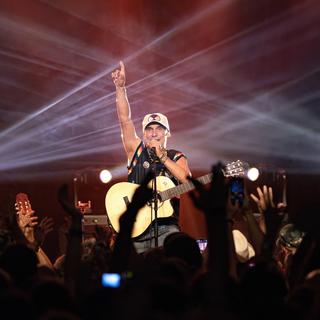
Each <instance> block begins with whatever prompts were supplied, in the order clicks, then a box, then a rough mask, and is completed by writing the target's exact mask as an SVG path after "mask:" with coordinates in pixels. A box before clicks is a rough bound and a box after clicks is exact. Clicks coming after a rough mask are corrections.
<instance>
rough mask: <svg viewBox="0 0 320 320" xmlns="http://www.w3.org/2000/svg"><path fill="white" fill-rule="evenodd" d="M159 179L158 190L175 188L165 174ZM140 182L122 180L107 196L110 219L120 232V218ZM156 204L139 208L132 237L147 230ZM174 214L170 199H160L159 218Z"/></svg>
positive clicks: (106, 201) (106, 203)
mask: <svg viewBox="0 0 320 320" xmlns="http://www.w3.org/2000/svg"><path fill="white" fill-rule="evenodd" d="M156 180H157V190H158V192H162V191H165V190H167V189H170V188H174V187H175V184H174V183H173V182H172V181H171V180H170V179H169V178H168V177H165V176H159V177H157V178H156ZM152 184H153V181H151V182H150V184H149V187H150V188H152ZM138 187H139V185H138V184H135V183H130V182H120V183H117V184H115V185H113V186H112V187H111V188H110V189H109V191H108V193H107V195H106V198H105V205H106V209H107V214H108V218H109V221H110V223H111V225H112V227H113V228H114V230H115V231H116V232H119V228H120V226H119V218H120V216H121V215H122V214H123V213H124V212H125V211H126V209H127V206H128V204H129V203H130V202H131V200H132V196H133V194H134V192H135V191H136V189H137V188H138ZM153 207H154V204H152V205H151V204H147V205H145V206H144V207H143V208H142V209H140V210H139V212H138V215H137V218H136V222H135V224H134V227H133V231H132V237H133V238H135V237H138V236H139V235H141V234H142V233H143V232H144V231H146V230H147V228H148V227H149V225H150V224H151V222H152V221H153V220H154V219H155V217H154V208H153ZM172 214H173V208H172V206H171V203H170V200H166V201H163V202H162V201H160V200H158V218H167V217H170V216H171V215H172Z"/></svg>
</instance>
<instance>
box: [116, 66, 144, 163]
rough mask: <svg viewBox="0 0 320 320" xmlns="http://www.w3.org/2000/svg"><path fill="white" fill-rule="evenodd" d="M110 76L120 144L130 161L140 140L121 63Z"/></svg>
mask: <svg viewBox="0 0 320 320" xmlns="http://www.w3.org/2000/svg"><path fill="white" fill-rule="evenodd" d="M111 76H112V80H113V83H114V85H115V87H116V103H117V113H118V119H119V123H120V127H121V136H122V142H123V146H124V149H125V151H126V153H127V157H128V159H129V160H130V159H131V158H132V156H133V154H134V152H135V150H136V148H137V147H138V145H139V143H140V141H141V140H140V139H139V137H138V136H137V133H136V129H135V127H134V124H133V121H132V119H131V109H130V104H129V101H128V97H127V93H126V87H125V84H126V71H125V67H124V64H123V62H122V61H120V69H116V70H115V71H113V72H112V74H111Z"/></svg>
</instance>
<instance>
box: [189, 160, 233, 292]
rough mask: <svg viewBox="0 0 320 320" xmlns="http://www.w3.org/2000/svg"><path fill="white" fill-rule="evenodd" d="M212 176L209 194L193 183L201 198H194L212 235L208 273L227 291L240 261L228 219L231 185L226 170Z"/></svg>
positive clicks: (215, 171) (216, 168)
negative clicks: (237, 257) (237, 262)
mask: <svg viewBox="0 0 320 320" xmlns="http://www.w3.org/2000/svg"><path fill="white" fill-rule="evenodd" d="M212 174H213V181H212V183H211V186H210V189H209V190H206V189H205V187H204V186H202V185H201V184H200V183H199V182H198V181H197V180H194V179H192V182H193V184H194V185H195V187H196V189H197V192H198V196H197V195H196V194H195V193H190V196H191V197H192V199H193V201H194V203H195V205H196V206H197V207H198V208H199V209H201V210H202V211H203V212H204V214H205V218H206V223H207V231H208V254H209V260H208V269H209V271H211V272H212V274H214V275H215V276H216V280H217V286H218V285H219V286H220V287H221V289H222V290H223V289H225V288H226V287H227V282H228V281H229V278H230V276H232V277H236V272H235V263H236V257H235V251H234V244H233V240H232V233H231V227H232V221H231V220H230V219H229V218H228V215H227V203H228V184H227V182H226V179H225V177H224V174H223V171H222V166H221V165H220V164H218V165H215V166H214V167H213V169H212Z"/></svg>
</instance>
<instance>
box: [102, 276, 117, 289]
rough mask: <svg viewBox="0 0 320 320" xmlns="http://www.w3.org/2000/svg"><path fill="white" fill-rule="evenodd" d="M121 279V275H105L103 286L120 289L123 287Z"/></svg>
mask: <svg viewBox="0 0 320 320" xmlns="http://www.w3.org/2000/svg"><path fill="white" fill-rule="evenodd" d="M121 278H122V277H121V275H120V274H119V273H103V274H102V277H101V284H102V286H103V287H108V288H119V287H120V285H121Z"/></svg>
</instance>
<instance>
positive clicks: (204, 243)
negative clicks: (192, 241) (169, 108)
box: [196, 239, 208, 253]
mask: <svg viewBox="0 0 320 320" xmlns="http://www.w3.org/2000/svg"><path fill="white" fill-rule="evenodd" d="M196 241H197V243H198V246H199V249H200V252H201V253H202V252H203V251H204V250H206V248H207V244H208V241H207V240H206V239H198V240H196Z"/></svg>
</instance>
